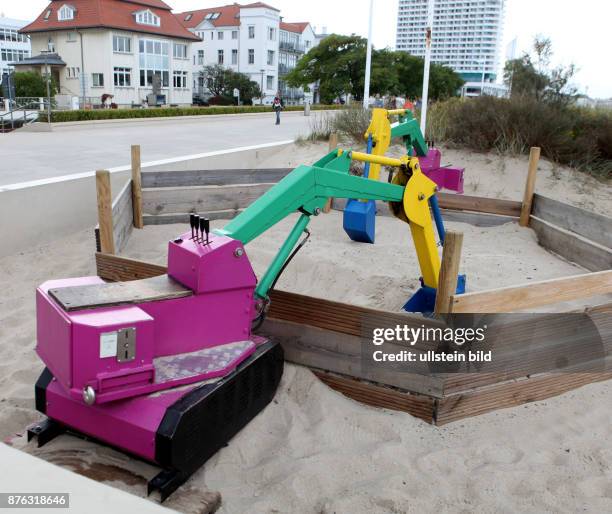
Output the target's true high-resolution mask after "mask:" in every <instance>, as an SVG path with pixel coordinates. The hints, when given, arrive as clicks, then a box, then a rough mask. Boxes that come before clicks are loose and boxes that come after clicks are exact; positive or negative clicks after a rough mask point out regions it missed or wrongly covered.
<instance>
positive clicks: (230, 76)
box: [200, 64, 261, 103]
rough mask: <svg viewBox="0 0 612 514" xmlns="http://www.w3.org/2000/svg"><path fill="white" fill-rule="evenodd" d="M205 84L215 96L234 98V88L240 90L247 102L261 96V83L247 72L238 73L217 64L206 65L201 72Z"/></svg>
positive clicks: (241, 95)
mask: <svg viewBox="0 0 612 514" xmlns="http://www.w3.org/2000/svg"><path fill="white" fill-rule="evenodd" d="M200 74H201V76H202V77H203V78H204V84H205V85H206V87H207V88H208V90H209V91H210V93H211V94H212V95H213V96H220V97H228V98H233V95H234V89H238V91H240V99H241V100H242V101H243V102H245V103H250V102H252V100H253V98H258V97H260V96H261V90H260V88H259V84H257V82H254V81H253V80H251V78H250V77H249V76H248V75H246V74H245V73H238V72H235V71H233V70H230V69H228V68H224V67H223V66H221V65H219V64H216V65H214V66H204V68H203V69H202V71H201V72H200Z"/></svg>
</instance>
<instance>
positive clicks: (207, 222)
mask: <svg viewBox="0 0 612 514" xmlns="http://www.w3.org/2000/svg"><path fill="white" fill-rule="evenodd" d="M204 232H206V244H209V243H208V234H209V233H210V220H209V219H208V218H204Z"/></svg>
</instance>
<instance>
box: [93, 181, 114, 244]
mask: <svg viewBox="0 0 612 514" xmlns="http://www.w3.org/2000/svg"><path fill="white" fill-rule="evenodd" d="M96 194H97V197H98V225H99V226H100V250H101V252H102V253H111V254H114V253H115V239H114V237H113V198H112V195H111V182H110V173H109V172H108V171H107V170H98V171H96Z"/></svg>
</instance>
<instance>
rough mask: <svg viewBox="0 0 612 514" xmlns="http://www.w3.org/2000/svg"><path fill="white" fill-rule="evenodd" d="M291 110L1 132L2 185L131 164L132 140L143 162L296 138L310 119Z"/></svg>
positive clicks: (306, 131)
mask: <svg viewBox="0 0 612 514" xmlns="http://www.w3.org/2000/svg"><path fill="white" fill-rule="evenodd" d="M321 115H322V114H321V113H314V112H313V113H312V114H311V117H305V116H304V114H303V113H302V112H287V113H283V115H282V122H281V124H280V125H278V126H276V125H274V120H275V118H274V113H273V112H270V113H269V114H268V113H265V114H260V115H246V116H245V115H232V116H211V117H204V118H197V119H193V118H189V117H185V118H182V119H178V120H177V119H172V120H162V119H155V120H147V121H135V122H130V123H126V122H118V123H100V124H95V125H94V124H83V125H73V126H61V124H57V125H55V126H54V127H53V132H22V131H19V130H17V131H15V132H11V133H8V134H0V155H1V156H2V158H1V159H0V186H3V185H8V184H15V183H20V182H29V181H32V180H40V179H46V178H52V177H58V176H64V175H71V174H75V173H83V172H89V171H93V170H96V169H106V168H113V167H116V166H123V165H127V164H129V160H130V145H134V144H139V145H141V152H142V161H143V162H147V161H154V160H158V159H167V158H172V157H180V156H183V155H192V154H198V153H204V152H210V151H215V150H226V149H230V148H237V147H243V146H250V145H257V144H262V143H271V142H276V141H283V140H291V139H295V138H296V137H297V136H299V135H307V134H308V133H309V131H310V129H309V127H310V120H311V119H312V117H314V116H321Z"/></svg>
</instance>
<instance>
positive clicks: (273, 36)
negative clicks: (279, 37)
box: [268, 27, 276, 41]
mask: <svg viewBox="0 0 612 514" xmlns="http://www.w3.org/2000/svg"><path fill="white" fill-rule="evenodd" d="M268 39H269V40H270V41H276V29H275V28H274V27H268Z"/></svg>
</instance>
